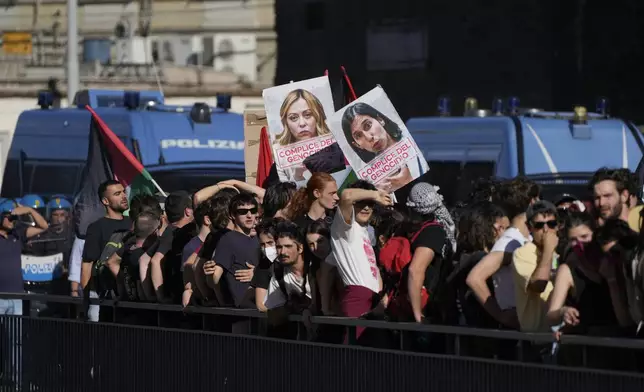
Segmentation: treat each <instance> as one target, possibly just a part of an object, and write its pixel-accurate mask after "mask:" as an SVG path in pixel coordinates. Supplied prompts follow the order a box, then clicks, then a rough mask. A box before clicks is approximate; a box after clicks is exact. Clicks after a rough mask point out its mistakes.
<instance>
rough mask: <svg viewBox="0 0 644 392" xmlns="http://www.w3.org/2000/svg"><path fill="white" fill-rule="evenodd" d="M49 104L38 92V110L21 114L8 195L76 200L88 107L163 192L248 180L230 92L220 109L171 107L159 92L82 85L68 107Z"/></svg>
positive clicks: (7, 181)
mask: <svg viewBox="0 0 644 392" xmlns="http://www.w3.org/2000/svg"><path fill="white" fill-rule="evenodd" d="M52 101H53V100H52V99H51V97H49V96H47V93H41V95H40V96H39V102H38V103H39V106H40V108H39V109H33V110H27V111H25V112H23V113H21V114H20V116H19V118H18V122H17V124H16V129H15V132H14V135H13V140H12V143H11V147H10V149H9V154H8V159H7V163H6V168H5V171H4V180H3V182H2V196H3V197H10V198H17V197H20V196H22V195H24V194H27V193H34V194H38V195H41V196H43V197H49V196H51V195H54V194H62V195H66V196H68V197H72V196H73V195H74V194H75V193H76V192H77V191H78V190H79V187H80V181H81V174H82V171H83V168H84V166H85V160H86V158H87V151H88V145H89V132H90V125H91V116H90V113H89V112H88V111H87V110H86V109H85V106H86V105H89V106H90V107H92V108H93V109H94V110H95V111H96V112H97V113H98V115H99V116H100V117H101V118H102V119H103V120H104V121H105V123H106V124H107V125H108V126H109V127H110V129H111V130H112V131H113V132H114V133H115V134H116V135H117V136H118V137H119V138H120V139H121V141H123V143H124V144H125V145H126V146H127V147H128V149H130V151H132V153H133V154H134V156H135V157H136V158H137V159H138V160H139V161H140V162H141V163H142V164H143V165H144V166H145V168H146V169H147V170H148V171H149V172H150V174H151V175H152V177H153V178H154V179H155V181H156V182H157V183H158V184H159V185H160V186H161V188H162V189H163V190H164V191H166V192H172V191H175V190H187V191H194V190H197V189H199V188H202V187H203V186H206V185H211V184H213V183H215V182H217V181H219V180H221V179H228V178H235V179H243V178H244V128H243V116H242V115H240V114H237V113H232V112H229V110H228V109H229V108H230V101H231V97H230V96H225V95H222V96H218V97H217V107H209V106H208V105H207V104H204V103H195V104H194V105H192V106H177V105H166V104H165V100H164V96H163V94H162V93H160V92H158V91H139V92H128V91H119V90H83V91H80V92H78V93H77V94H76V97H75V98H74V105H73V106H72V107H70V108H65V109H55V108H52V107H51V103H52Z"/></svg>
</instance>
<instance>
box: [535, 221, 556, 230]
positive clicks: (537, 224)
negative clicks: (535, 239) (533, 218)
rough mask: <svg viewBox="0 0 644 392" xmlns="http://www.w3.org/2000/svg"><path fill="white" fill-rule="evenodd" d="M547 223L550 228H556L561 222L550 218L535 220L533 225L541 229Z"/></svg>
mask: <svg viewBox="0 0 644 392" xmlns="http://www.w3.org/2000/svg"><path fill="white" fill-rule="evenodd" d="M546 225H548V227H549V228H551V229H555V228H557V226H558V225H559V223H558V222H557V221H556V220H549V221H547V222H533V223H532V227H533V228H535V229H537V230H541V229H543V228H544V227H545V226H546Z"/></svg>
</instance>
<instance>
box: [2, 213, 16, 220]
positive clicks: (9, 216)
mask: <svg viewBox="0 0 644 392" xmlns="http://www.w3.org/2000/svg"><path fill="white" fill-rule="evenodd" d="M4 218H7V219H9V222H15V221H17V220H18V216H17V215H11V213H9V212H5V213H3V214H2V219H4Z"/></svg>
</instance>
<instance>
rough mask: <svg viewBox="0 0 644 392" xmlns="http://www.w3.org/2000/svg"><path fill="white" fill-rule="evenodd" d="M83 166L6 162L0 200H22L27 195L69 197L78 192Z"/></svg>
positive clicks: (77, 164) (75, 163)
mask: <svg viewBox="0 0 644 392" xmlns="http://www.w3.org/2000/svg"><path fill="white" fill-rule="evenodd" d="M84 166H85V162H62V161H56V162H53V161H32V160H27V161H24V162H23V166H22V173H21V169H20V160H18V159H8V160H7V164H6V166H5V171H4V177H3V179H2V192H1V194H2V196H3V197H9V198H17V197H22V196H23V195H25V194H28V193H35V194H37V195H41V196H48V195H54V194H62V195H68V196H72V195H74V194H75V193H76V191H77V190H78V189H79V188H78V187H79V185H80V177H81V173H82V171H83V167H84Z"/></svg>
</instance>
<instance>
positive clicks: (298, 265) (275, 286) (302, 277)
mask: <svg viewBox="0 0 644 392" xmlns="http://www.w3.org/2000/svg"><path fill="white" fill-rule="evenodd" d="M276 230H277V239H276V241H275V245H276V246H275V248H276V249H277V261H278V262H279V264H280V265H279V267H277V266H276V267H275V268H276V270H275V273H274V274H273V276H272V277H271V281H270V283H269V285H268V294H267V295H266V299H265V300H264V306H265V307H266V309H268V310H271V309H275V308H278V307H280V306H284V305H286V306H296V307H306V308H308V307H309V306H310V304H311V302H312V296H311V286H310V285H309V277H308V276H307V275H308V268H307V266H306V262H305V260H304V247H305V246H306V241H305V240H304V238H302V237H303V234H302V233H301V231H300V230H299V228H298V227H297V226H296V225H295V224H293V223H290V222H286V223H280V224H278V225H277V228H276ZM278 268H279V270H278Z"/></svg>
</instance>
